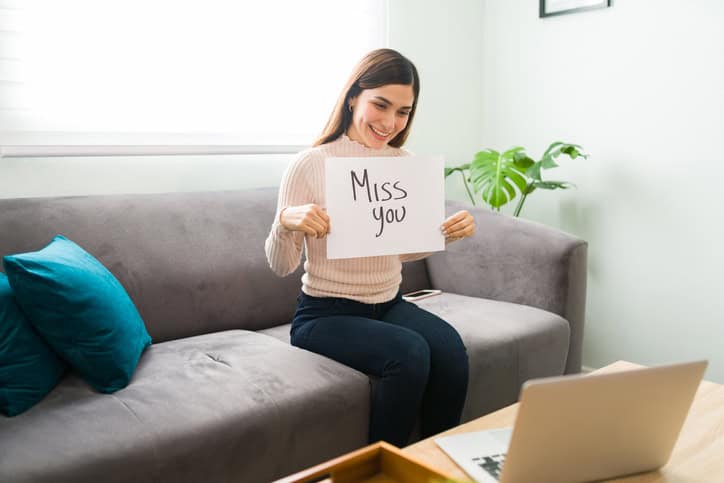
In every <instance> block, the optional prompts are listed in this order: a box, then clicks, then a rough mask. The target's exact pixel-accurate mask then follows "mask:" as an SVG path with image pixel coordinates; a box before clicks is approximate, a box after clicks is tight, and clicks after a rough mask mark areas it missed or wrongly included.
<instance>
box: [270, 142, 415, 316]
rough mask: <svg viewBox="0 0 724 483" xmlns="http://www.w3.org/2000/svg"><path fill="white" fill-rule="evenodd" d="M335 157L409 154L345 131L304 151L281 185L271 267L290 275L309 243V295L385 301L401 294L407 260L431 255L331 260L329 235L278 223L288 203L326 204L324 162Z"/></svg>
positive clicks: (306, 280)
mask: <svg viewBox="0 0 724 483" xmlns="http://www.w3.org/2000/svg"><path fill="white" fill-rule="evenodd" d="M330 156H339V157H366V156H409V153H408V152H407V151H406V150H404V149H401V148H394V147H391V146H387V147H385V148H382V149H372V148H368V147H366V146H364V145H363V144H360V143H358V142H356V141H353V140H351V139H350V138H349V137H347V136H346V135H342V136H341V137H340V138H338V139H336V140H334V141H332V142H330V143H327V144H323V145H321V146H317V147H315V148H310V149H307V150H305V151H302V152H301V153H299V155H298V156H297V158H296V159H295V160H294V161H293V162H292V163H291V164H290V165H289V167H287V170H286V172H285V173H284V176H283V177H282V182H281V185H280V187H279V200H278V202H277V212H276V215H275V217H274V223H273V224H272V228H271V231H270V233H269V236H268V237H267V239H266V243H265V244H264V247H265V249H266V256H267V260H268V261H269V266H271V268H272V270H274V272H275V273H276V274H278V275H280V276H282V277H283V276H286V275H289V274H290V273H291V272H293V271H294V270H295V269H296V268H297V267H298V266H299V262H300V260H301V257H302V246H304V249H305V253H306V260H305V262H304V271H305V273H304V275H303V276H302V291H304V293H306V294H307V295H311V296H313V297H344V298H348V299H352V300H357V301H359V302H364V303H368V304H373V303H381V302H386V301H388V300H390V299H392V298H393V297H394V296H395V294H397V291H398V289H399V286H400V281H401V280H402V277H401V270H402V262H406V261H411V260H418V259H421V258H424V257H426V256H428V255H429V253H417V254H406V255H387V256H379V257H364V258H346V259H335V260H328V259H327V240H326V238H321V239H316V238H313V237H309V236H306V235H305V234H304V233H303V232H301V231H290V230H287V229H286V228H284V227H283V226H282V225H281V224H280V223H279V213H280V212H281V210H283V209H284V208H286V207H288V206H297V205H305V204H308V203H316V204H317V205H319V206H320V207H322V208H326V206H327V205H326V200H325V185H324V182H325V180H324V177H325V171H324V163H325V159H326V158H327V157H330ZM330 227H331V229H332V230H334V220H330Z"/></svg>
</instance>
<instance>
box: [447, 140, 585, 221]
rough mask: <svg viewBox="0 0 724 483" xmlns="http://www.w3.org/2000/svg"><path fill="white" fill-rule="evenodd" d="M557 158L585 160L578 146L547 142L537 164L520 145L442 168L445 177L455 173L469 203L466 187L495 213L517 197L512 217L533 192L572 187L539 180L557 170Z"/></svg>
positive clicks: (568, 184)
mask: <svg viewBox="0 0 724 483" xmlns="http://www.w3.org/2000/svg"><path fill="white" fill-rule="evenodd" d="M561 155H566V156H568V157H569V158H571V159H576V158H579V157H581V158H587V157H588V156H587V155H586V154H583V152H582V148H581V146H579V145H577V144H569V143H564V142H560V141H558V142H554V143H551V145H550V146H548V149H546V151H545V153H543V156H542V157H541V159H540V160H539V161H535V160H533V159H531V158H530V157H529V156H528V155H527V154H526V152H525V149H524V148H522V147H520V146H516V147H514V148H511V149H508V150H507V151H504V152H503V153H500V152H498V151H495V150H493V149H486V150H484V151H480V152H479V153H477V154H475V157H474V159H473V161H472V162H470V163H466V164H462V165H460V166H456V167H447V168H445V177H447V176H450V175H451V174H452V173H454V172H456V171H457V172H459V173H460V174H461V175H462V177H463V183H464V185H465V189H466V190H467V192H468V196H469V197H470V200H471V201H472V202H473V204H475V198H474V197H473V195H472V193H471V192H470V187H469V184H470V185H472V188H473V191H474V192H475V193H478V194H479V195H480V197H481V198H482V199H483V201H484V202H485V203H487V204H488V205H490V206H491V207H492V208H494V209H496V210H500V207H501V206H503V205H505V204H506V203H509V202H510V201H512V200H513V199H515V198H516V197H517V196H518V195H519V194H520V195H521V198H520V201H519V202H518V206H517V207H516V209H515V212H514V214H513V215H514V216H518V215H519V214H520V210H521V209H522V207H523V203H524V202H525V199H526V197H527V196H528V195H529V194H530V193H532V192H533V191H535V190H536V189H546V190H554V189H567V188H572V187H574V186H575V185H574V184H573V183H569V182H567V181H553V180H543V179H542V176H541V171H542V170H545V169H551V168H555V167H557V166H558V164H557V163H556V159H557V158H558V157H559V156H561Z"/></svg>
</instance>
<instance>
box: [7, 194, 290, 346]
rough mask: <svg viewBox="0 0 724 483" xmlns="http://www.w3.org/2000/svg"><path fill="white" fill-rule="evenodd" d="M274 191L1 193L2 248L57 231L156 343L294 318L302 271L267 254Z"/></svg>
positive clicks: (31, 244)
mask: <svg viewBox="0 0 724 483" xmlns="http://www.w3.org/2000/svg"><path fill="white" fill-rule="evenodd" d="M275 208H276V189H259V190H246V191H224V192H208V193H198V192H196V193H171V194H132V195H109V196H80V197H57V198H26V199H7V200H0V255H2V256H4V255H7V254H10V253H19V252H25V251H35V250H39V249H40V248H42V247H44V246H45V245H47V244H48V243H49V242H50V240H51V239H52V238H53V236H54V235H56V234H58V233H60V234H63V235H65V236H67V237H68V238H70V239H71V240H73V241H75V242H76V243H78V244H79V245H80V246H81V247H83V248H85V249H86V250H87V251H88V252H90V253H91V254H92V255H93V256H95V257H96V258H98V259H99V260H100V261H101V262H102V263H103V264H104V265H105V266H106V267H107V268H108V269H109V270H110V271H111V272H112V273H113V274H114V275H115V276H116V278H118V280H119V281H120V282H121V283H122V284H123V286H124V287H125V288H126V290H127V291H128V293H129V295H130V296H131V298H132V299H133V301H134V302H135V304H136V307H137V308H138V310H139V312H140V313H141V316H142V317H143V320H144V321H145V323H146V327H147V329H148V331H149V333H150V334H151V336H152V337H153V339H154V341H155V342H161V341H163V340H168V339H176V338H180V337H185V336H190V335H196V334H201V333H206V332H213V331H218V330H225V329H232V328H243V329H251V330H256V329H260V328H266V327H271V326H274V325H279V324H283V323H286V322H289V321H290V320H291V317H292V314H293V311H294V305H295V301H296V297H297V294H298V293H299V290H300V286H301V270H298V271H297V272H296V273H294V274H292V275H290V276H288V277H286V278H280V277H277V276H276V275H275V274H274V273H273V272H272V271H271V270H270V269H269V266H268V264H267V261H266V256H265V254H264V240H265V238H266V235H267V233H268V231H269V227H270V226H271V222H272V220H273V218H274V211H275Z"/></svg>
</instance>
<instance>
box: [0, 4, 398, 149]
mask: <svg viewBox="0 0 724 483" xmlns="http://www.w3.org/2000/svg"><path fill="white" fill-rule="evenodd" d="M385 44H386V2H385V0H364V1H355V0H305V1H299V0H264V1H255V2H251V1H244V2H239V1H234V0H204V1H199V0H197V1H195V0H174V1H170V0H122V1H121V0H104V1H99V0H63V1H57V0H0V135H1V136H2V137H1V138H0V145H6V146H7V145H48V144H50V145H71V144H75V145H126V146H132V145H136V146H139V145H141V146H142V145H200V144H201V145H246V146H260V145H261V146H283V145H288V146H299V145H308V144H310V143H311V142H312V140H313V139H314V138H315V137H316V136H317V135H318V134H319V133H320V131H321V129H322V127H323V125H324V123H325V122H326V120H327V117H328V116H329V113H330V111H331V109H332V107H333V105H334V102H335V101H336V98H337V95H338V94H339V91H340V89H341V88H342V86H343V84H344V81H345V80H346V78H347V76H348V75H349V72H350V71H351V69H352V68H353V66H354V64H355V63H356V62H357V60H358V59H359V58H360V57H362V55H364V54H365V53H366V52H368V51H369V50H372V49H374V48H378V47H382V46H384V45H385Z"/></svg>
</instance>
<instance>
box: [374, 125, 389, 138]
mask: <svg viewBox="0 0 724 483" xmlns="http://www.w3.org/2000/svg"><path fill="white" fill-rule="evenodd" d="M370 130H371V131H372V134H373V135H374V136H375V137H376V138H377V139H379V140H380V141H384V140H385V139H387V138H388V137H390V135H391V134H392V132H388V133H386V132H384V131H380V130H378V129H375V128H374V127H372V126H370Z"/></svg>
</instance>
